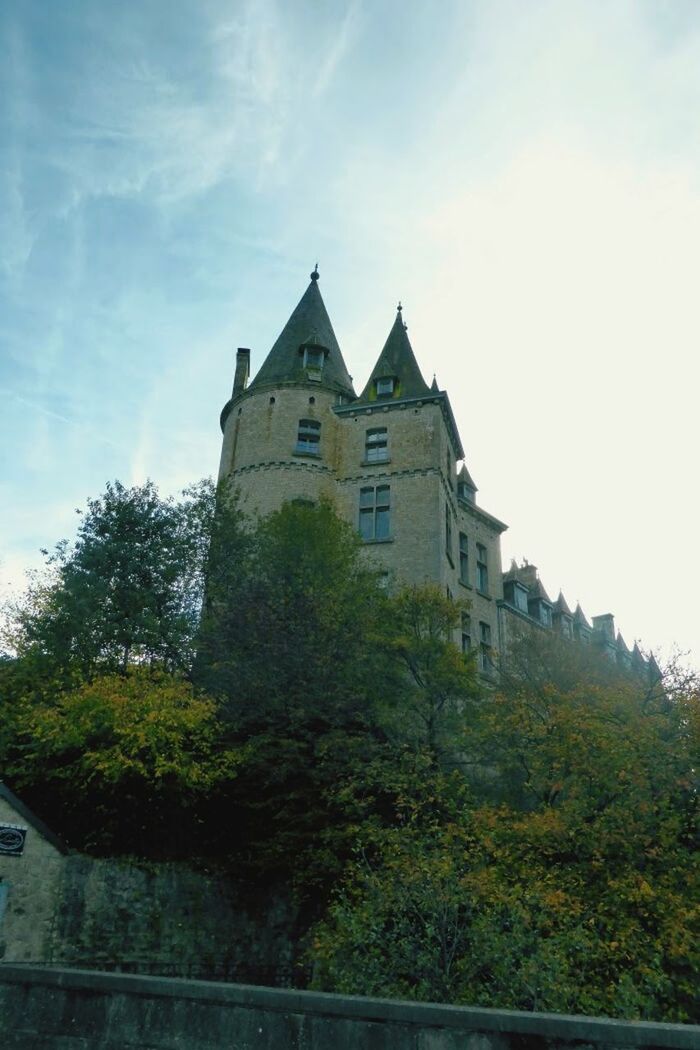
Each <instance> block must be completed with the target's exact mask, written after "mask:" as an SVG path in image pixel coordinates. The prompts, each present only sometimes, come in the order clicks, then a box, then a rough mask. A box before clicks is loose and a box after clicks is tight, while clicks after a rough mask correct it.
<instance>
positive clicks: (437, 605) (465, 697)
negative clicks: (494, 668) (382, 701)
mask: <svg viewBox="0 0 700 1050" xmlns="http://www.w3.org/2000/svg"><path fill="white" fill-rule="evenodd" d="M463 612H464V607H463V606H462V605H461V604H460V603H458V602H455V601H453V600H452V599H451V598H449V597H447V596H446V595H445V594H444V593H443V592H442V591H441V590H440V588H439V587H436V586H434V585H431V584H428V585H425V586H423V587H415V586H414V587H405V588H403V589H402V590H401V591H399V592H398V594H397V595H396V596H395V597H394V598H393V599H392V600H391V601H390V602H389V603H388V615H387V617H386V619H385V623H384V646H385V651H386V653H387V656H388V658H389V660H390V661H391V663H392V665H393V666H394V667H395V668H396V673H398V674H399V675H400V690H399V691H400V701H399V702H398V703H396V704H394V705H393V706H392V708H391V709H390V714H393V715H394V717H393V719H392V718H391V717H389V719H388V721H387V724H388V725H389V726H390V728H391V731H392V736H393V738H394V739H398V740H399V741H400V740H406V739H407V738H408V739H412V740H413V741H414V742H415V743H416V744H417V746H418V747H420V748H425V749H426V751H427V753H428V754H430V755H431V756H432V758H433V760H434V761H435V762H436V763H439V762H443V763H444V762H452V763H454V762H457V761H460V760H461V756H460V749H461V747H462V743H463V740H462V737H463V732H462V729H463V726H464V724H465V722H467V721H468V720H469V719H470V709H471V707H472V705H474V703H475V702H476V701H478V700H479V698H480V697H481V696H482V692H483V690H482V689H481V687H480V685H479V683H478V679H477V675H476V668H475V664H474V657H473V655H472V656H470V657H467V656H465V655H464V654H463V653H462V652H461V651H460V650H459V649H458V648H457V646H456V645H455V644H454V641H453V639H454V635H455V632H456V630H457V629H458V627H459V625H460V622H461V616H462V614H463Z"/></svg>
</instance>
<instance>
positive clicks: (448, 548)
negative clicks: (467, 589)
mask: <svg viewBox="0 0 700 1050" xmlns="http://www.w3.org/2000/svg"><path fill="white" fill-rule="evenodd" d="M445 553H446V554H447V557H448V559H449V562H450V565H451V564H452V514H451V512H450V505H449V503H446V504H445Z"/></svg>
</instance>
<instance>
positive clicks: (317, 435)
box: [295, 419, 321, 456]
mask: <svg viewBox="0 0 700 1050" xmlns="http://www.w3.org/2000/svg"><path fill="white" fill-rule="evenodd" d="M320 445H321V424H320V423H317V422H316V420H315V419H300V420H299V431H298V433H297V446H296V450H295V451H296V452H306V453H307V454H309V453H310V454H311V455H312V456H318V455H320V452H321V449H320Z"/></svg>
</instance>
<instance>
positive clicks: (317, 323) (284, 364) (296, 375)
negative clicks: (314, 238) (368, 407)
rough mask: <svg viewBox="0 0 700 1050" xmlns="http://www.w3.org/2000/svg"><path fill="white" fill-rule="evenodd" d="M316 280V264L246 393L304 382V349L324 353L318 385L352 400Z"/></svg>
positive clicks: (345, 372)
mask: <svg viewBox="0 0 700 1050" xmlns="http://www.w3.org/2000/svg"><path fill="white" fill-rule="evenodd" d="M318 279H319V274H318V263H316V266H315V267H314V269H313V271H312V273H311V282H310V284H309V286H308V288H307V289H306V291H305V292H304V294H303V295H302V297H301V299H300V300H299V302H298V304H297V306H296V307H295V309H294V310H293V311H292V314H291V317H290V318H289V320H288V321H287V323H286V325H285V326H284V328H283V329H282V331H281V333H280V335H279V336H278V337H277V340H276V341H275V344H274V346H273V347H272V349H271V350H270V353H269V354H268V355H267V357H266V358H265V360H264V361H263V363H262V365H261V367H260V370H259V371H258V374H257V375H256V377H255V379H254V380H253V381H252V383H250V384H249V386H248V390H251V389H253V388H255V387H259V386H276V385H278V384H280V383H294V382H298V383H304V382H307V381H308V372H307V367H306V365H305V362H304V347H306V346H308V347H311V348H315V349H319V348H320V349H322V350H323V351H324V354H323V360H322V367H321V369H320V376H319V379H318V381H319V385H320V386H323V387H330V388H331V389H333V390H337V391H338V392H339V393H343V394H345V395H346V396H347V397H350V398H352V399H353V400H354V399H355V397H356V396H357V395H356V394H355V391H354V390H353V386H352V379H351V378H350V376H349V375H348V370H347V368H346V367H345V361H344V360H343V355H342V354H341V352H340V347H339V346H338V340H337V339H336V337H335V332H334V331H333V325H332V324H331V320H330V317H329V316H328V313H327V311H326V307H325V304H324V302H323V299H322V297H321V293H320V291H319V288H318Z"/></svg>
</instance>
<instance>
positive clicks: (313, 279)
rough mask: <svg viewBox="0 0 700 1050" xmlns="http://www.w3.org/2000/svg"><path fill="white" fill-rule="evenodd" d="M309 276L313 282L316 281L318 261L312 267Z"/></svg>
mask: <svg viewBox="0 0 700 1050" xmlns="http://www.w3.org/2000/svg"><path fill="white" fill-rule="evenodd" d="M309 276H310V277H311V280H312V281H313V282H314V284H315V283H316V281H317V280H318V263H316V265H315V266H314V268H313V272H312V273H311V274H310V275H309Z"/></svg>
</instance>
